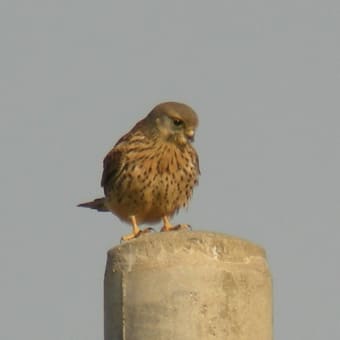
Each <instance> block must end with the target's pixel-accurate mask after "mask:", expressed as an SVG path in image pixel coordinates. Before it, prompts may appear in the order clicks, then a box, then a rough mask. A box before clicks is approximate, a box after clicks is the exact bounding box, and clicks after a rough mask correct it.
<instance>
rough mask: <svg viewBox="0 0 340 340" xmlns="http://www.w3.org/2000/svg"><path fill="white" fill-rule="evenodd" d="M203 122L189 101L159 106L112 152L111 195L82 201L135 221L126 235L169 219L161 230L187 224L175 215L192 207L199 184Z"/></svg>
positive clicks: (106, 171)
mask: <svg viewBox="0 0 340 340" xmlns="http://www.w3.org/2000/svg"><path fill="white" fill-rule="evenodd" d="M197 125H198V117H197V115H196V113H195V111H194V110H193V109H192V108H191V107H189V106H188V105H185V104H182V103H177V102H166V103H161V104H159V105H157V106H155V107H154V108H153V109H152V110H151V112H150V113H149V114H148V115H147V116H146V117H145V118H144V119H142V120H141V121H139V122H138V123H137V124H136V125H135V126H134V127H133V128H132V129H131V130H130V131H129V132H128V133H127V134H125V135H124V136H123V137H122V138H120V139H119V140H118V142H117V143H116V144H115V145H114V147H113V148H112V150H111V151H110V152H109V153H108V154H107V155H106V157H105V159H104V162H103V175H102V179H101V186H102V187H103V188H104V194H105V197H102V198H97V199H95V200H94V201H91V202H87V203H82V204H79V206H80V207H87V208H92V209H97V210H98V211H111V212H112V213H113V214H115V215H116V216H118V217H119V218H120V219H121V220H123V221H129V222H130V223H131V225H132V233H131V234H128V235H126V236H123V237H122V240H130V239H133V238H135V237H138V236H139V235H140V234H141V233H143V232H144V230H141V229H140V228H139V226H138V224H143V223H155V222H158V221H160V220H163V227H162V229H161V231H170V230H175V229H179V228H180V227H182V226H186V225H178V226H175V227H174V226H172V225H171V223H170V221H169V218H170V217H172V216H173V215H174V214H175V213H176V212H177V211H178V210H179V209H180V208H182V207H185V206H187V204H188V202H189V200H190V198H191V196H192V192H193V189H194V187H195V185H197V184H198V176H199V174H200V170H199V162H198V155H197V153H196V151H195V149H194V148H193V146H192V142H193V139H194V135H195V130H196V128H197ZM148 229H150V228H148ZM148 229H146V230H145V231H147V230H148Z"/></svg>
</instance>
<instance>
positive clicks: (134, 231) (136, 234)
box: [120, 216, 154, 242]
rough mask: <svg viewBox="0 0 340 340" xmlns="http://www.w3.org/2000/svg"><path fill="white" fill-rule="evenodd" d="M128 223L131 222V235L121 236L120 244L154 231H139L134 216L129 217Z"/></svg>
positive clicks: (150, 229)
mask: <svg viewBox="0 0 340 340" xmlns="http://www.w3.org/2000/svg"><path fill="white" fill-rule="evenodd" d="M130 221H131V224H132V233H131V234H128V235H125V236H122V238H121V239H120V242H122V241H129V240H133V239H134V238H137V237H139V236H140V235H142V234H145V233H149V232H151V231H154V229H152V228H145V229H140V228H139V227H138V224H137V221H136V218H135V216H130Z"/></svg>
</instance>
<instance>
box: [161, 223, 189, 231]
mask: <svg viewBox="0 0 340 340" xmlns="http://www.w3.org/2000/svg"><path fill="white" fill-rule="evenodd" d="M179 230H181V231H185V230H190V231H191V230H192V227H191V225H190V224H177V225H175V226H171V227H165V226H164V227H162V229H161V232H165V231H179Z"/></svg>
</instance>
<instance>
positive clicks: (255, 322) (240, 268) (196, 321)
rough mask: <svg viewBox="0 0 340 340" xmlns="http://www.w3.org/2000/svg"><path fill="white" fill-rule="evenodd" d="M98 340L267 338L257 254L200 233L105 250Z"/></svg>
mask: <svg viewBox="0 0 340 340" xmlns="http://www.w3.org/2000/svg"><path fill="white" fill-rule="evenodd" d="M104 320H105V321H104V323H105V324H104V333H105V340H201V339H202V340H210V339H214V340H271V339H272V284H271V276H270V273H269V270H268V265H267V262H266V258H265V252H264V250H263V249H262V248H260V247H258V246H256V245H254V244H252V243H250V242H247V241H244V240H241V239H238V238H234V237H230V236H226V235H223V234H217V233H207V232H167V233H152V234H151V233H150V234H147V235H143V236H141V237H140V238H138V239H136V240H133V241H130V242H126V243H124V244H122V245H119V246H117V247H115V248H113V249H111V250H110V251H109V252H108V259H107V266H106V273H105V282H104Z"/></svg>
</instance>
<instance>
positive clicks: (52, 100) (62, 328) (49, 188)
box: [0, 0, 340, 340]
mask: <svg viewBox="0 0 340 340" xmlns="http://www.w3.org/2000/svg"><path fill="white" fill-rule="evenodd" d="M339 37H340V5H339V2H338V1H328V0H326V1H313V0H310V1H299V0H295V1H289V0H288V1H287V0H286V1H254V0H252V1H250V0H248V1H227V0H224V1H198V0H195V1H194V0H191V1H183V0H182V1H178V0H176V1H174V0H173V1H160V0H157V1H156V0H154V1H135V2H132V1H87V0H68V1H66V0H58V1H56V0H51V1H48V0H44V1H43V0H41V1H38V0H26V1H19V0H11V1H8V0H2V1H1V3H0V39H1V40H0V41H1V45H0V49H1V53H0V87H1V88H0V95H1V99H0V119H1V120H0V122H1V124H0V150H1V178H0V181H1V182H0V185H1V186H0V188H1V196H0V200H1V202H0V203H1V204H0V207H1V215H0V216H1V229H0V231H1V235H0V252H1V254H0V270H1V273H0V280H1V281H0V285H1V287H0V323H1V326H0V338H1V339H4V340H7V339H23V338H25V339H32V340H36V339H50V340H61V339H63V340H78V339H79V340H87V339H88V340H90V339H91V340H92V339H101V338H102V336H103V326H102V325H103V313H102V310H103V301H102V294H103V292H102V281H103V275H104V266H105V260H106V251H107V250H108V249H109V248H110V247H112V246H114V245H116V244H117V243H118V242H119V239H120V236H121V235H123V234H125V233H127V232H128V231H129V228H128V226H127V225H124V224H122V223H121V222H120V221H119V220H118V219H117V218H116V217H114V216H113V215H111V214H100V213H96V212H94V211H90V210H85V209H80V208H76V204H77V203H79V202H82V201H84V200H88V199H92V198H95V197H99V196H100V195H101V194H102V191H101V188H100V186H99V181H100V177H101V170H102V159H103V157H104V156H105V154H106V152H107V151H109V149H110V148H111V146H112V145H113V144H114V143H115V142H116V140H117V139H118V138H119V137H120V136H121V135H122V134H123V133H125V132H127V131H128V129H130V128H131V127H132V126H133V125H134V124H135V122H137V121H138V120H139V119H141V118H142V117H143V116H144V115H145V114H147V113H148V112H149V110H150V109H151V108H152V107H153V106H154V105H155V104H157V103H159V102H161V101H165V100H177V101H183V102H185V103H187V104H190V105H191V106H192V107H193V108H194V109H195V110H196V111H197V112H198V114H199V116H200V127H199V130H198V133H197V136H196V142H195V146H196V148H197V150H198V152H199V154H200V163H201V170H202V176H201V178H200V186H199V188H198V189H197V190H196V191H195V194H194V199H193V200H192V202H191V205H190V207H189V210H188V211H187V212H186V211H184V212H181V213H180V214H179V215H178V216H177V217H176V219H175V222H182V223H190V224H192V225H193V226H194V228H195V229H197V230H202V229H204V230H209V231H221V232H225V233H228V234H232V235H235V236H240V237H242V238H246V239H248V240H251V241H253V242H256V243H258V244H261V245H262V246H264V247H265V248H266V250H267V252H268V258H269V262H270V266H271V270H272V273H273V280H274V289H275V291H274V308H275V314H274V318H275V339H276V340H286V339H290V340H294V339H297V340H300V339H301V340H302V339H308V340H314V339H315V340H317V339H339V338H340V325H339V324H340V322H339V316H340V307H339V306H340V294H339V284H340V265H339V255H340V252H339V242H340V231H339V222H340V211H339V205H340V181H339V173H340V156H339V147H340V116H339V115H340V104H339V101H340V99H339V97H340V96H339V92H340V91H339V90H340V43H339V42H340V38H339Z"/></svg>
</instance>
